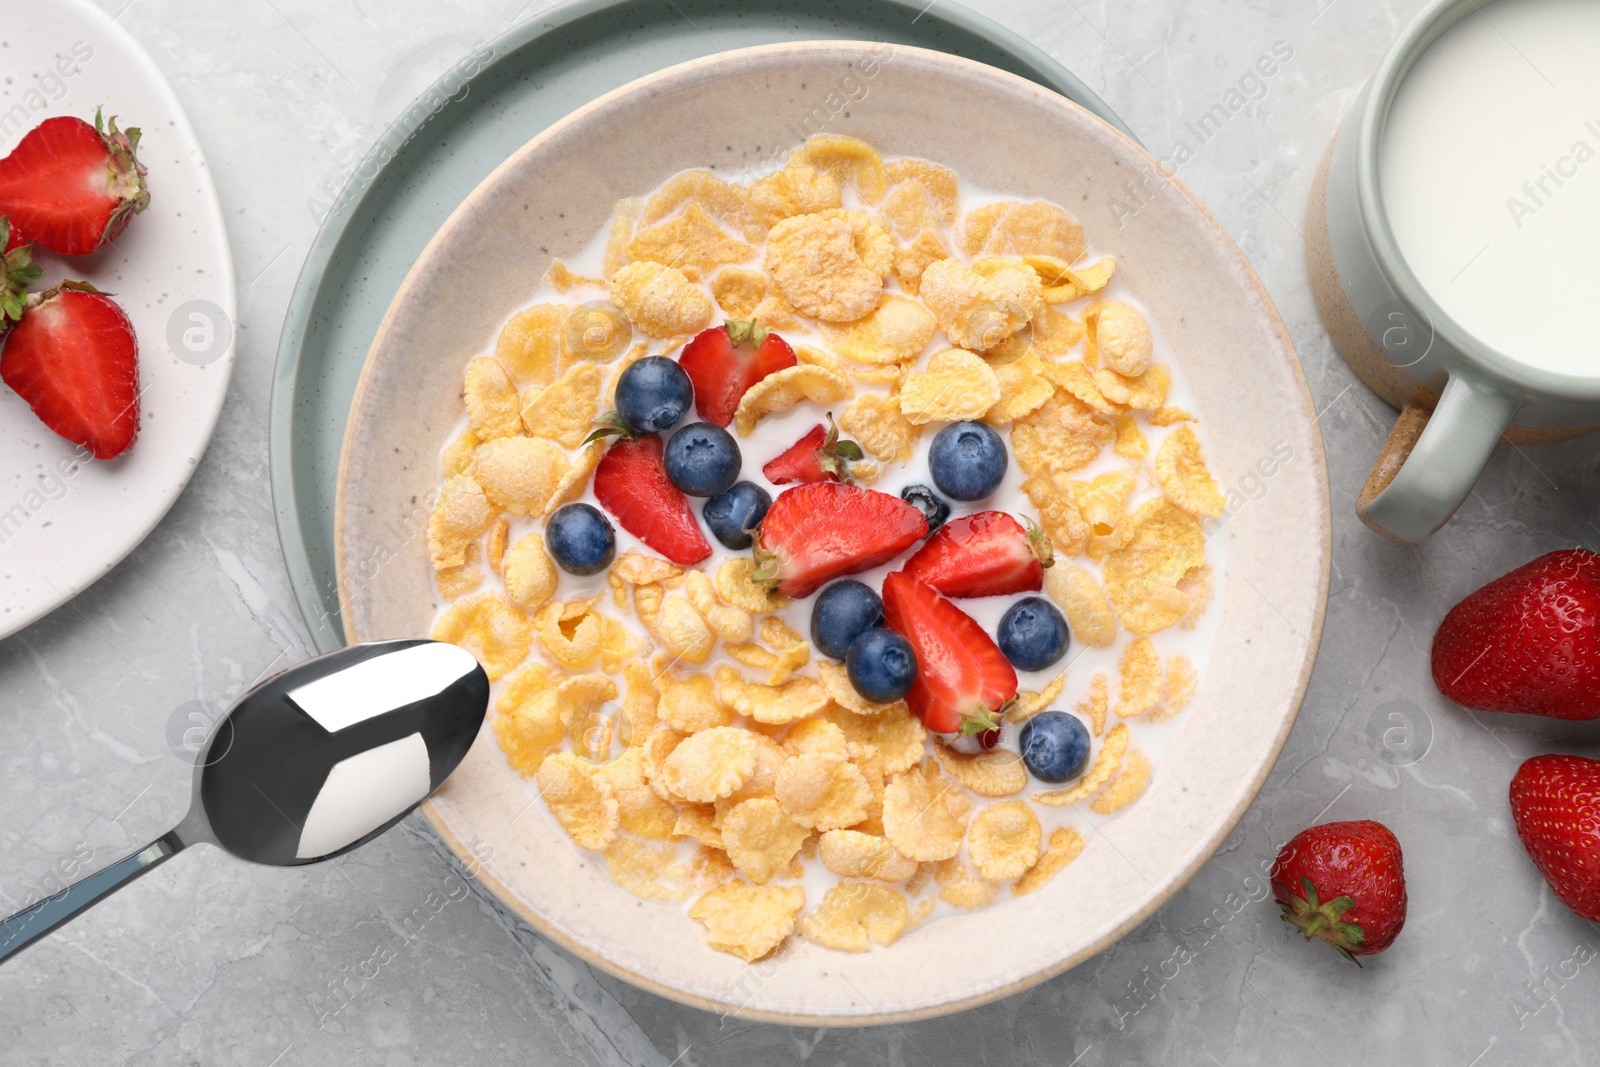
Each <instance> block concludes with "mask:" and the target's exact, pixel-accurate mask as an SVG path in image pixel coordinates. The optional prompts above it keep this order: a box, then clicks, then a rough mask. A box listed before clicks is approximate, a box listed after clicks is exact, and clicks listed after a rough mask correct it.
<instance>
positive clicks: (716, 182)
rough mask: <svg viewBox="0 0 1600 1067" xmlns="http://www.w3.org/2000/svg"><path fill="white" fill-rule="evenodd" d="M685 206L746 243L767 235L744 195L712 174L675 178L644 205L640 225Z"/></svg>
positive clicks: (694, 172)
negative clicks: (717, 223) (688, 206)
mask: <svg viewBox="0 0 1600 1067" xmlns="http://www.w3.org/2000/svg"><path fill="white" fill-rule="evenodd" d="M686 203H687V204H689V205H691V206H692V207H699V208H701V209H703V210H704V211H706V212H707V213H708V214H709V215H710V216H711V217H712V218H714V219H716V220H717V221H718V222H720V223H721V224H722V225H724V226H727V227H728V228H729V229H731V230H733V231H735V232H736V233H740V234H742V235H743V236H744V239H745V240H747V241H759V240H761V238H762V235H763V234H764V233H765V227H763V226H762V225H761V224H760V223H759V222H757V221H756V220H755V218H754V216H753V215H752V213H751V210H750V200H749V198H748V197H747V196H746V195H745V191H744V190H743V189H741V188H739V186H737V185H735V184H733V183H732V182H726V181H723V180H722V179H721V178H719V177H717V176H716V175H715V174H713V173H711V172H710V171H709V170H686V171H683V172H681V173H679V174H675V175H673V177H672V178H670V179H668V181H667V184H666V185H663V186H662V187H661V191H660V192H658V193H656V194H655V195H654V196H652V197H651V198H650V200H649V202H648V203H646V204H645V205H644V209H643V211H642V213H641V214H640V217H639V221H640V224H641V225H644V226H649V225H651V224H653V223H656V222H659V221H661V220H662V219H664V218H666V217H667V216H668V215H670V214H672V213H673V212H674V211H676V210H678V208H679V207H681V206H682V205H684V204H686Z"/></svg>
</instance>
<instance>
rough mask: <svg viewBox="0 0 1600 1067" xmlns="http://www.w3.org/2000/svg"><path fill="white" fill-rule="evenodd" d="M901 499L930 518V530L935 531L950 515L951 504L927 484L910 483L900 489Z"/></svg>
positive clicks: (926, 517)
mask: <svg viewBox="0 0 1600 1067" xmlns="http://www.w3.org/2000/svg"><path fill="white" fill-rule="evenodd" d="M900 499H901V500H904V501H905V502H906V503H907V504H910V505H911V506H912V507H914V508H916V509H917V510H918V511H920V512H922V517H923V518H924V519H927V520H928V532H929V533H933V531H935V530H937V529H938V528H939V527H941V526H943V525H944V520H946V519H948V518H949V517H950V505H949V504H946V503H945V502H944V501H943V500H942V499H940V497H939V496H938V495H937V494H936V493H934V491H933V490H932V489H929V488H928V487H927V486H925V485H908V486H906V487H905V488H904V489H902V490H900Z"/></svg>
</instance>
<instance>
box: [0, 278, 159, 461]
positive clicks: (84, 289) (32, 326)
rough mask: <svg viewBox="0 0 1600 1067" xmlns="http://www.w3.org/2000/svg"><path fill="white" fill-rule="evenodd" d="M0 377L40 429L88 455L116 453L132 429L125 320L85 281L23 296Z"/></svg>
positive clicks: (134, 397)
mask: <svg viewBox="0 0 1600 1067" xmlns="http://www.w3.org/2000/svg"><path fill="white" fill-rule="evenodd" d="M13 255H15V253H13ZM0 378H4V379H5V382H6V384H7V385H9V386H11V388H13V389H15V390H16V391H17V393H18V395H20V396H21V397H22V399H24V400H26V401H27V402H28V405H29V406H30V407H32V408H33V411H34V414H36V415H38V416H39V418H40V419H41V420H43V422H44V424H45V425H46V426H48V427H50V429H52V430H54V431H55V432H56V433H58V434H60V435H61V436H62V437H65V438H66V439H67V440H69V441H71V442H73V443H74V444H79V445H84V446H85V447H87V448H89V449H91V450H92V451H93V452H94V454H95V458H96V459H110V458H111V457H112V456H116V455H120V454H121V453H122V452H123V451H125V450H126V449H127V447H128V446H129V445H131V444H133V439H134V436H135V435H136V434H138V432H139V343H138V341H137V340H136V339H135V337H134V335H133V323H131V322H129V321H128V316H127V315H126V314H124V313H123V310H122V309H121V308H120V307H118V306H117V305H116V304H115V303H113V302H112V300H111V298H110V297H109V296H107V295H106V294H104V293H102V292H99V291H98V290H96V289H95V288H94V287H93V286H91V285H89V284H88V283H87V282H62V283H61V284H60V285H57V286H55V287H54V288H51V289H46V290H44V291H43V292H39V293H33V294H31V295H30V296H29V297H28V302H27V307H26V308H25V309H24V310H23V313H22V321H21V322H19V323H17V324H16V325H15V326H13V327H12V328H11V330H10V332H8V333H7V334H6V337H5V347H4V348H3V349H0Z"/></svg>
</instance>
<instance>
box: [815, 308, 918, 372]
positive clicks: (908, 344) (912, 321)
mask: <svg viewBox="0 0 1600 1067" xmlns="http://www.w3.org/2000/svg"><path fill="white" fill-rule="evenodd" d="M935 329H936V327H935V324H934V321H933V316H932V315H931V314H929V313H928V309H927V308H925V307H923V306H922V304H921V303H920V302H918V301H916V300H912V299H911V298H910V297H905V296H897V295H895V294H893V293H890V294H888V295H886V296H885V297H884V298H883V301H882V302H881V303H879V304H878V306H877V307H876V308H874V309H873V310H872V311H871V313H870V314H867V315H865V316H863V317H861V318H859V319H857V320H856V321H854V322H851V323H848V324H846V325H843V326H828V327H825V328H824V333H825V334H826V336H827V338H828V343H829V344H831V345H832V346H833V348H834V350H835V351H837V352H838V353H839V355H841V356H843V357H844V358H846V359H849V360H854V361H855V362H857V363H864V364H869V365H883V364H887V363H904V362H906V361H908V360H913V359H916V358H917V357H918V356H919V355H921V354H922V350H923V349H924V348H925V347H927V344H928V342H929V341H931V340H933V334H934V331H935Z"/></svg>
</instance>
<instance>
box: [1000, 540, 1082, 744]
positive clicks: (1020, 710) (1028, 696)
mask: <svg viewBox="0 0 1600 1067" xmlns="http://www.w3.org/2000/svg"><path fill="white" fill-rule="evenodd" d="M1045 573H1047V574H1048V573H1049V572H1048V571H1047V572H1045ZM1066 684H1067V672H1066V671H1062V672H1061V673H1060V674H1058V675H1056V676H1055V679H1054V680H1053V681H1051V682H1050V684H1049V685H1047V686H1045V687H1044V688H1043V689H1042V690H1040V691H1039V692H1037V693H1035V692H1033V691H1031V690H1028V689H1019V690H1017V695H1016V698H1015V699H1014V700H1012V701H1011V703H1010V705H1009V706H1008V707H1007V708H1006V709H1005V717H1006V721H1007V722H1027V721H1028V720H1029V719H1031V718H1033V717H1034V716H1035V715H1037V714H1039V713H1040V712H1041V711H1043V710H1045V709H1046V708H1048V707H1049V706H1050V704H1051V702H1052V701H1054V700H1055V698H1056V697H1058V696H1060V695H1061V690H1062V689H1063V688H1065V686H1066Z"/></svg>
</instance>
